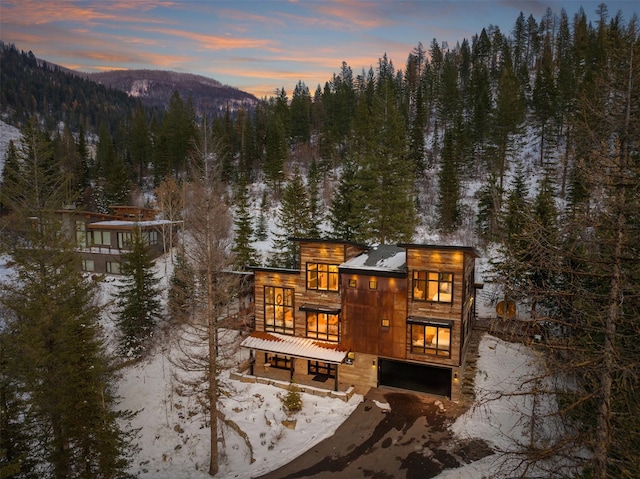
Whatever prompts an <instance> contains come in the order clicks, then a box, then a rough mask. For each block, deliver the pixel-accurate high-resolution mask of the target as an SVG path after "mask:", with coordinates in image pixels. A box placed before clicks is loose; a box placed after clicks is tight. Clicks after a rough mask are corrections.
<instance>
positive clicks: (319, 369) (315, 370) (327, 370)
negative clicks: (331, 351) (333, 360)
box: [309, 361, 337, 378]
mask: <svg viewBox="0 0 640 479" xmlns="http://www.w3.org/2000/svg"><path fill="white" fill-rule="evenodd" d="M336 370H337V365H335V364H330V363H323V362H321V361H309V374H310V375H314V376H315V375H322V376H327V377H328V378H335V377H336Z"/></svg>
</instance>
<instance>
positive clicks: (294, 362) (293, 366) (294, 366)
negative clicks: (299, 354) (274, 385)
mask: <svg viewBox="0 0 640 479" xmlns="http://www.w3.org/2000/svg"><path fill="white" fill-rule="evenodd" d="M295 370H296V358H291V376H290V377H289V382H293V373H294V371H295Z"/></svg>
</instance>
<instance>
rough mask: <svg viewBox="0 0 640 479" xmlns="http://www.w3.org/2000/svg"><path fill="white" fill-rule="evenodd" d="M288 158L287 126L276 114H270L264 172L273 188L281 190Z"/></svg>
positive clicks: (267, 126) (275, 190)
mask: <svg viewBox="0 0 640 479" xmlns="http://www.w3.org/2000/svg"><path fill="white" fill-rule="evenodd" d="M286 158H287V143H286V138H285V128H284V124H283V123H282V121H281V120H280V119H279V118H278V117H277V116H276V115H273V114H272V115H269V116H268V119H267V125H266V145H265V163H264V174H265V177H266V180H267V183H268V184H269V186H270V187H271V189H272V190H273V191H274V192H276V193H278V192H280V189H281V186H282V182H283V181H284V178H285V174H284V163H285V160H286Z"/></svg>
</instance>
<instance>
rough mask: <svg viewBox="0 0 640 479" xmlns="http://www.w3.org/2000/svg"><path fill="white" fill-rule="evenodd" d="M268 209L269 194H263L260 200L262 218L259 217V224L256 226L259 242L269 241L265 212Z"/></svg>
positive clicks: (264, 192)
mask: <svg viewBox="0 0 640 479" xmlns="http://www.w3.org/2000/svg"><path fill="white" fill-rule="evenodd" d="M266 209H267V192H266V191H263V192H262V199H261V200H260V216H258V222H257V224H256V239H257V240H258V241H264V240H266V239H267V236H268V233H269V232H268V231H267V218H266V216H265V212H266Z"/></svg>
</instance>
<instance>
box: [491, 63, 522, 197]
mask: <svg viewBox="0 0 640 479" xmlns="http://www.w3.org/2000/svg"><path fill="white" fill-rule="evenodd" d="M524 116H525V97H524V92H523V91H522V89H521V87H520V84H519V83H518V80H517V78H516V76H515V74H514V73H513V71H512V69H511V65H510V62H509V57H508V56H507V59H506V60H505V62H504V64H503V67H502V73H501V74H500V79H499V81H498V91H497V98H496V108H495V109H494V110H493V115H492V118H491V124H492V126H493V128H492V130H493V135H492V137H493V144H494V145H495V151H494V154H493V155H491V156H492V161H490V165H489V168H490V170H489V171H490V172H491V173H493V174H494V175H496V177H497V179H498V186H499V188H500V189H501V190H502V189H503V187H504V177H505V174H506V171H507V166H508V164H509V162H508V161H507V160H508V156H509V153H512V152H513V150H514V148H515V146H516V145H515V142H516V138H515V137H516V134H517V133H519V132H520V131H521V130H522V124H523V122H524Z"/></svg>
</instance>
